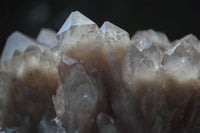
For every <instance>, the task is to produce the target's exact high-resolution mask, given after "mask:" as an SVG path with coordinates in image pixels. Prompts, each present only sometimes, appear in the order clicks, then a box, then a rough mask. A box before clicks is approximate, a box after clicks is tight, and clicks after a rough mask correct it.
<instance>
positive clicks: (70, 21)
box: [57, 11, 95, 35]
mask: <svg viewBox="0 0 200 133" xmlns="http://www.w3.org/2000/svg"><path fill="white" fill-rule="evenodd" d="M90 24H95V23H94V22H93V21H92V20H90V19H89V18H87V17H86V16H84V15H83V14H81V13H80V12H79V11H74V12H72V13H71V14H70V15H69V17H68V18H67V20H66V21H65V23H64V24H63V26H62V27H61V28H60V30H59V31H58V33H57V35H59V34H61V33H63V32H65V31H67V30H68V29H69V28H70V27H72V26H78V25H90Z"/></svg>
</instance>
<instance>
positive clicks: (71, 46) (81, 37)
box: [57, 11, 102, 60]
mask: <svg viewBox="0 0 200 133" xmlns="http://www.w3.org/2000/svg"><path fill="white" fill-rule="evenodd" d="M57 39H58V44H59V45H61V46H62V50H63V51H64V52H65V53H68V55H70V56H72V57H74V58H84V59H85V60H90V59H91V57H92V56H98V53H99V48H100V46H101V45H102V34H101V32H100V29H99V28H98V26H97V25H96V24H95V23H94V22H92V21H91V20H90V19H88V18H87V17H85V16H84V15H82V14H81V13H80V12H78V11H75V12H72V13H71V14H70V16H69V17H68V19H67V20H66V22H65V23H64V25H63V26H62V27H61V29H60V30H59V32H58V33H57Z"/></svg>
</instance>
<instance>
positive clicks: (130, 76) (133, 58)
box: [122, 43, 163, 85]
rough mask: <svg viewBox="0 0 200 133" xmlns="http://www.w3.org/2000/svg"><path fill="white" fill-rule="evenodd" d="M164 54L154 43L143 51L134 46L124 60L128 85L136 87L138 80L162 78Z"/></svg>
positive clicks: (124, 70) (125, 78) (123, 67)
mask: <svg viewBox="0 0 200 133" xmlns="http://www.w3.org/2000/svg"><path fill="white" fill-rule="evenodd" d="M162 57H163V53H162V52H161V50H160V49H159V48H158V47H157V46H156V45H154V44H153V43H150V44H148V45H147V46H146V47H145V48H144V49H143V51H141V52H140V51H139V50H138V49H137V48H136V47H135V46H134V45H132V46H131V50H130V51H129V53H128V54H127V56H126V57H125V59H124V62H123V65H122V71H123V72H122V73H123V79H124V82H125V83H127V85H134V83H135V82H137V80H138V79H139V80H140V79H141V80H152V79H156V78H157V76H160V75H159V73H160V71H161V67H160V66H161V61H162Z"/></svg>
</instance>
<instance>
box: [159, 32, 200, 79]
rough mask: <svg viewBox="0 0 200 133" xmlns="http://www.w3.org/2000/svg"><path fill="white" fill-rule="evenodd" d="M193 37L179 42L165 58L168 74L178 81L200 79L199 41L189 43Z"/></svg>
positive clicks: (187, 37) (164, 62)
mask: <svg viewBox="0 0 200 133" xmlns="http://www.w3.org/2000/svg"><path fill="white" fill-rule="evenodd" d="M190 38H191V39H193V38H194V37H193V36H190V35H189V36H186V37H184V38H183V39H181V40H180V41H177V43H176V44H175V46H174V47H173V48H171V49H169V50H168V51H166V53H165V54H166V55H165V56H164V58H163V61H162V64H163V66H164V69H165V70H166V73H168V74H170V75H171V76H173V77H175V78H177V79H178V80H183V81H184V80H188V79H198V78H199V70H200V69H199V67H198V65H200V62H199V59H198V58H199V55H200V54H199V52H198V51H197V49H196V48H197V47H198V43H195V42H198V41H194V43H191V44H190V43H189V40H190Z"/></svg>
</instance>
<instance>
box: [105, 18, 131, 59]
mask: <svg viewBox="0 0 200 133" xmlns="http://www.w3.org/2000/svg"><path fill="white" fill-rule="evenodd" d="M101 30H102V32H103V33H104V37H105V44H104V46H103V52H104V54H105V56H106V57H105V58H107V57H109V56H113V57H115V58H117V57H121V58H122V57H123V56H124V53H125V52H126V51H127V49H128V47H129V45H130V38H129V34H128V33H127V32H126V31H124V30H123V29H121V28H119V27H118V26H116V25H114V24H112V23H110V22H108V21H106V22H104V24H103V25H102V26H101ZM115 60H117V59H115ZM118 60H121V59H120V58H119V59H118Z"/></svg>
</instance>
